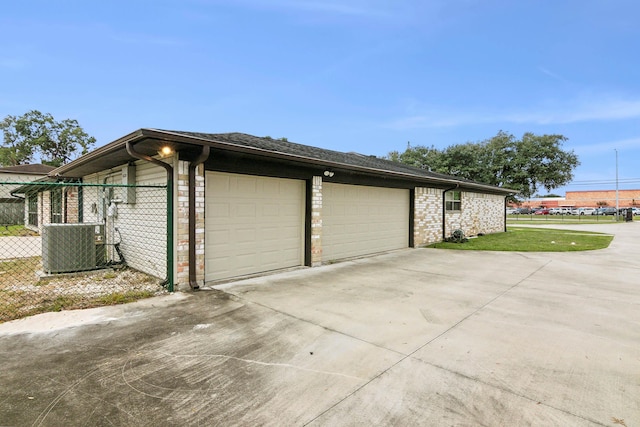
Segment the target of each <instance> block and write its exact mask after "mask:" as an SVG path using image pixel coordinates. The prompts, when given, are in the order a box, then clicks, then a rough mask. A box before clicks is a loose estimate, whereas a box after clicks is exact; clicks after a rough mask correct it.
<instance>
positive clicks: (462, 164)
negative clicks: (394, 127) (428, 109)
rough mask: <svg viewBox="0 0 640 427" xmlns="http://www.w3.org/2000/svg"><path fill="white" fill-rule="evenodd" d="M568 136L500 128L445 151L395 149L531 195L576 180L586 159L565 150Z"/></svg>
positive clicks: (406, 158)
mask: <svg viewBox="0 0 640 427" xmlns="http://www.w3.org/2000/svg"><path fill="white" fill-rule="evenodd" d="M566 140H567V138H566V137H564V136H562V135H534V134H533V133H530V132H527V133H525V134H524V135H523V136H522V139H520V140H518V139H516V138H515V137H514V136H513V135H512V134H509V133H507V132H503V131H500V132H498V134H497V135H496V136H494V137H492V138H490V139H488V140H484V141H481V142H467V143H465V144H458V145H452V146H449V147H447V148H445V149H444V150H438V149H437V148H435V147H433V146H431V147H424V146H417V147H411V146H410V145H408V146H407V149H406V150H405V151H404V152H403V153H399V152H397V151H392V152H391V153H389V154H388V156H387V158H388V159H389V160H392V161H397V162H401V163H405V164H408V165H411V166H415V167H419V168H422V169H427V170H430V171H432V172H438V173H444V174H448V175H453V176H457V177H460V178H464V179H469V180H473V181H477V182H482V183H485V184H489V185H495V186H500V187H506V188H512V189H514V190H517V191H519V192H520V196H521V197H523V198H529V197H531V195H532V194H535V193H536V192H537V190H538V189H539V188H541V187H543V188H545V189H546V190H547V191H550V190H552V189H554V188H558V187H560V186H562V185H565V184H567V183H568V182H570V181H571V180H572V179H573V170H574V169H575V168H576V167H577V166H578V165H579V164H580V162H579V160H578V157H577V156H576V154H575V153H574V152H573V151H565V150H563V149H562V143H563V142H564V141H566Z"/></svg>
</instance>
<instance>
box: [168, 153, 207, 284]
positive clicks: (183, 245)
mask: <svg viewBox="0 0 640 427" xmlns="http://www.w3.org/2000/svg"><path fill="white" fill-rule="evenodd" d="M177 169H178V180H177V181H178V197H177V212H176V213H175V215H176V234H177V237H176V283H175V289H176V290H187V289H190V287H189V162H186V161H183V160H180V161H179V162H178V168H177ZM204 183H205V180H204V167H203V165H199V166H198V167H197V168H196V206H195V208H196V259H195V262H196V282H197V283H198V284H199V285H200V286H202V285H203V284H204V243H205V242H204V204H205V200H204V194H205V188H204Z"/></svg>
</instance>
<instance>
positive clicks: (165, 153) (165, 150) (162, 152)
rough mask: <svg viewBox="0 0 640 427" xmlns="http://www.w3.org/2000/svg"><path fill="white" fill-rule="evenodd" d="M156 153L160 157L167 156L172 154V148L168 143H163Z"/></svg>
mask: <svg viewBox="0 0 640 427" xmlns="http://www.w3.org/2000/svg"><path fill="white" fill-rule="evenodd" d="M158 154H159V155H160V157H162V158H164V157H169V156H170V155H172V154H173V148H171V147H169V146H168V145H165V146H163V147H162V148H161V149H160V150H159V151H158Z"/></svg>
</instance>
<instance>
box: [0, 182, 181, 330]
mask: <svg viewBox="0 0 640 427" xmlns="http://www.w3.org/2000/svg"><path fill="white" fill-rule="evenodd" d="M105 181H106V180H105ZM167 214H168V209H167V186H166V185H136V186H130V185H118V184H109V183H104V182H103V183H78V182H48V181H46V180H38V181H32V182H26V181H25V182H20V181H16V180H10V179H3V178H1V177H0V322H3V321H7V320H12V319H17V318H21V317H25V316H29V315H32V314H37V313H42V312H46V311H60V310H63V309H75V308H86V307H95V306H100V305H109V304H117V303H124V302H129V301H134V300H137V299H140V298H146V297H150V296H153V295H157V294H160V293H163V292H166V291H165V289H164V286H165V285H166V283H167V280H166V278H167V256H166V254H167Z"/></svg>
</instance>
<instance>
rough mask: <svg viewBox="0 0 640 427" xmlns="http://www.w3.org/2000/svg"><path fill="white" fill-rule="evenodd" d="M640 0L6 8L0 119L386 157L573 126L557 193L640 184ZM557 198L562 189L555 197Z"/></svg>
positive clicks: (68, 2)
mask: <svg viewBox="0 0 640 427" xmlns="http://www.w3.org/2000/svg"><path fill="white" fill-rule="evenodd" d="M638 16H640V2H637V1H635V0H607V1H605V0H598V1H593V0H566V1H562V0H558V1H556V0H531V1H529V0H518V1H516V0H509V1H502V0H496V1H493V0H477V1H476V0H393V1H392V0H154V1H150V0H149V1H138V0H127V1H121V0H109V1H102V2H94V1H86V0H57V1H52V0H41V1H36V0H22V1H12V2H7V3H6V4H3V7H2V13H0V81H2V85H1V86H0V118H2V117H5V116H6V115H8V114H11V115H20V114H23V113H25V112H26V111H29V110H31V109H38V110H40V111H42V112H49V113H51V114H53V116H54V117H55V118H56V119H58V120H62V119H65V118H72V119H77V120H78V121H79V123H80V125H81V126H83V127H84V129H85V130H86V131H87V132H88V133H89V134H91V135H93V136H95V137H96V138H97V140H98V145H104V144H106V143H108V142H111V141H113V140H114V139H117V138H118V137H120V136H123V135H125V134H127V133H129V132H131V131H134V130H136V129H138V128H141V127H153V128H161V129H177V130H188V131H202V132H211V133H218V132H236V131H237V132H245V133H249V134H253V135H258V136H267V135H269V136H271V137H274V138H279V137H287V138H288V139H289V140H290V141H295V142H299V143H302V144H307V145H314V146H318V147H323V148H328V149H334V150H339V151H356V152H360V153H364V154H374V155H378V156H383V155H385V154H387V153H388V152H390V151H392V150H404V149H405V148H406V146H407V143H408V142H410V143H411V144H412V145H427V146H430V145H435V146H436V147H439V148H444V147H447V146H449V145H453V144H460V143H465V142H469V141H480V140H484V139H487V138H490V137H492V136H494V135H495V134H497V133H498V131H500V130H504V131H507V132H510V133H512V134H514V135H515V136H517V137H520V136H522V134H523V133H524V132H534V133H536V134H545V133H559V134H562V135H564V136H566V137H568V138H569V140H568V141H567V142H566V143H565V146H564V148H565V149H569V150H574V151H575V152H576V153H577V154H578V156H579V158H580V160H581V162H582V165H581V166H580V167H579V168H578V169H577V170H576V173H575V181H574V183H572V184H571V185H569V186H567V187H563V188H561V189H558V190H556V191H554V192H556V193H560V194H564V193H563V192H564V191H565V190H589V189H613V188H615V171H616V156H615V151H614V150H615V149H617V150H618V173H619V183H620V188H640V54H638V52H640V25H638ZM542 192H545V191H544V190H542Z"/></svg>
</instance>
